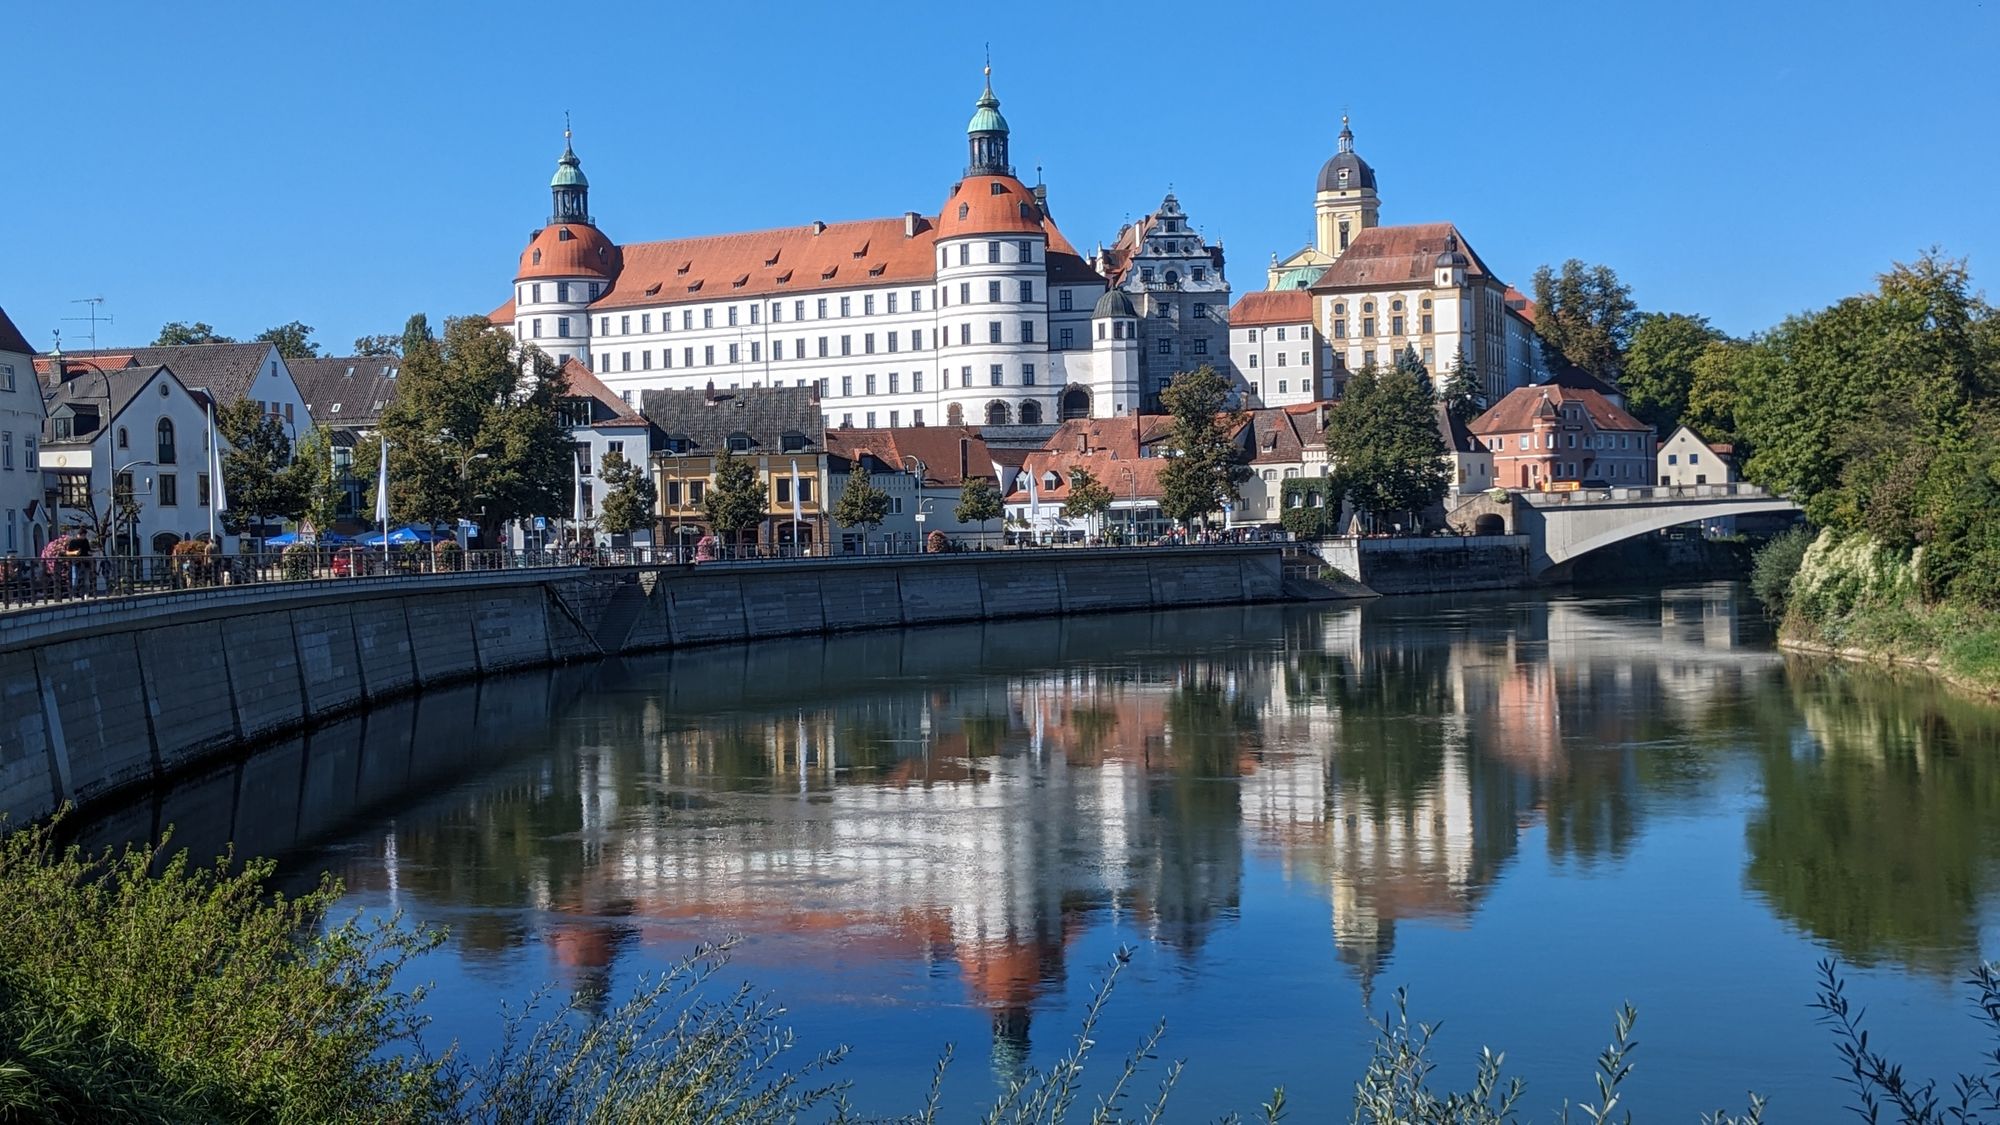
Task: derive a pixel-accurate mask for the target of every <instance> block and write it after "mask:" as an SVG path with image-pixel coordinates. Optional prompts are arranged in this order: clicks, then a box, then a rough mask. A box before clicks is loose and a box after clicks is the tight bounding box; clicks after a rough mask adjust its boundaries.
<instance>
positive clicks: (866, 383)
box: [861, 371, 875, 395]
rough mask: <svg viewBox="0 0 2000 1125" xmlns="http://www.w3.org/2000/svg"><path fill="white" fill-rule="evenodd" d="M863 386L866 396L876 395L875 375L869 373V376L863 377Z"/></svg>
mask: <svg viewBox="0 0 2000 1125" xmlns="http://www.w3.org/2000/svg"><path fill="white" fill-rule="evenodd" d="M861 385H862V387H863V388H864V393H866V394H871V395H872V394H874V393H875V373H874V372H872V371H871V372H869V373H868V374H866V375H863V376H862V377H861Z"/></svg>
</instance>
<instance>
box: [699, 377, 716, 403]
mask: <svg viewBox="0 0 2000 1125" xmlns="http://www.w3.org/2000/svg"><path fill="white" fill-rule="evenodd" d="M702 401H704V402H706V403H707V404H708V405H710V406H714V405H715V380H713V379H710V380H709V381H708V390H707V391H706V392H705V393H704V395H703V398H702Z"/></svg>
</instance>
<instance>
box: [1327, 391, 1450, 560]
mask: <svg viewBox="0 0 2000 1125" xmlns="http://www.w3.org/2000/svg"><path fill="white" fill-rule="evenodd" d="M1326 451H1327V457H1328V458H1329V459H1330V460H1331V461H1332V462H1333V464H1334V466H1335V468H1336V472H1337V473H1338V474H1339V476H1340V479H1341V482H1342V484H1343V485H1344V491H1345V492H1346V496H1347V499H1348V500H1349V501H1350V502H1352V503H1353V505H1354V506H1355V507H1356V508H1357V509H1359V510H1361V511H1363V512H1366V513H1367V514H1368V516H1369V519H1370V521H1371V522H1379V521H1380V520H1381V518H1382V517H1384V516H1388V515H1393V514H1398V513H1410V514H1411V515H1412V516H1414V515H1415V514H1417V513H1420V512H1422V511H1423V510H1424V509H1426V508H1429V507H1430V506H1431V505H1432V504H1435V503H1437V502H1438V501H1439V500H1440V499H1442V498H1443V497H1444V493H1445V489H1446V488H1447V487H1449V485H1450V481H1451V474H1450V472H1449V470H1448V469H1447V468H1446V466H1445V457H1446V455H1447V454H1449V452H1450V450H1449V448H1448V447H1447V446H1446V445H1445V441H1444V435H1443V434H1441V433H1439V432H1438V417H1437V400H1436V398H1435V397H1434V396H1433V395H1432V394H1431V390H1430V381H1429V379H1427V378H1425V377H1424V374H1423V365H1422V363H1420V362H1410V361H1408V360H1399V361H1398V362H1397V365H1396V366H1395V367H1393V368H1391V369H1390V370H1388V371H1382V370H1379V369H1377V368H1376V367H1375V365H1374V364H1372V363H1371V364H1369V365H1367V366H1365V367H1363V368H1362V369H1361V370H1360V371H1357V372H1355V373H1354V376H1353V377H1352V378H1350V379H1349V380H1348V382H1347V394H1346V396H1345V397H1343V398H1342V399H1341V401H1340V405H1339V406H1337V407H1335V408H1334V409H1333V412H1332V414H1331V416H1330V417H1329V418H1328V420H1327V430H1326ZM1409 522H1411V523H1414V522H1415V521H1414V519H1412V520H1411V521H1409Z"/></svg>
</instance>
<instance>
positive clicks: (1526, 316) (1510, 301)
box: [1500, 285, 1535, 324]
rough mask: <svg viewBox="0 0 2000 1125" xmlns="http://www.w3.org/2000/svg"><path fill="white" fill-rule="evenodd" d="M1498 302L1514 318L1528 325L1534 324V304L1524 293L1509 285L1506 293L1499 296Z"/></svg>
mask: <svg viewBox="0 0 2000 1125" xmlns="http://www.w3.org/2000/svg"><path fill="white" fill-rule="evenodd" d="M1500 300H1501V301H1502V303H1504V304H1505V305H1506V306H1507V309H1508V311H1510V312H1512V313H1513V314H1514V315H1515V316H1518V317H1520V318H1521V319H1522V320H1525V321H1527V322H1528V323H1529V324H1533V323H1535V302H1534V301H1532V300H1530V299H1529V297H1528V295H1527V294H1526V293H1523V292H1521V291H1520V290H1519V289H1516V288H1514V287H1513V286H1511V285H1509V286H1508V287H1507V292H1505V293H1503V294H1501V295H1500Z"/></svg>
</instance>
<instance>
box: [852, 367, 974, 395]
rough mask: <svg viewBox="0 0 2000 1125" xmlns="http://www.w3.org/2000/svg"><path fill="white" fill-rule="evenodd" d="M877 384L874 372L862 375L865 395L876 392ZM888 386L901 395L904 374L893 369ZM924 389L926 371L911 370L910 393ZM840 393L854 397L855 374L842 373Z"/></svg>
mask: <svg viewBox="0 0 2000 1125" xmlns="http://www.w3.org/2000/svg"><path fill="white" fill-rule="evenodd" d="M950 379H951V377H950V376H949V375H947V376H945V380H946V382H950ZM875 386H876V384H875V376H874V374H873V373H870V374H866V375H863V376H862V377H861V393H862V394H865V395H872V394H874V393H876V392H875ZM888 387H889V391H888V393H889V394H892V395H899V394H902V393H903V377H902V375H901V374H899V373H897V372H894V371H891V372H889V380H888ZM923 390H924V373H923V372H921V371H912V372H910V393H911V394H922V393H923ZM840 394H841V397H843V398H848V397H852V396H853V394H854V376H852V375H842V376H841V377H840Z"/></svg>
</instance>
